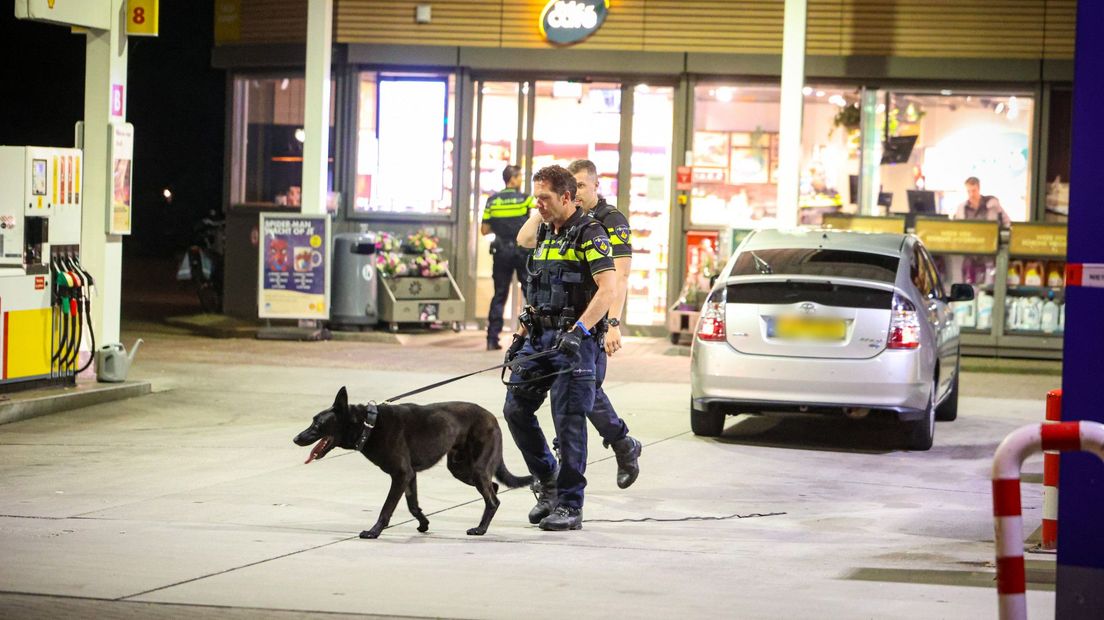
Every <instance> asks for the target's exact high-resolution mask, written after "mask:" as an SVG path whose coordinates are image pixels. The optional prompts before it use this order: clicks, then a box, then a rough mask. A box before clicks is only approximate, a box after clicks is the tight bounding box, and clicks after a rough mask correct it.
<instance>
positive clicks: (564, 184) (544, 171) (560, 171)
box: [533, 166, 579, 200]
mask: <svg viewBox="0 0 1104 620" xmlns="http://www.w3.org/2000/svg"><path fill="white" fill-rule="evenodd" d="M533 181H534V182H544V183H547V184H548V185H549V186H550V187H551V188H552V191H553V192H556V195H557V196H562V195H563V194H564V193H565V192H566V193H567V194H569V195H570V196H571V199H572V200H575V192H576V191H577V190H578V189H579V185H578V184H577V183H576V182H575V176H574V175H572V174H571V173H570V172H568V171H567V168H564V167H563V166H545V167H544V168H541V169H540V170H538V171H537V173H536V174H534V175H533Z"/></svg>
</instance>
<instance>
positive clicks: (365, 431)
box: [356, 403, 379, 452]
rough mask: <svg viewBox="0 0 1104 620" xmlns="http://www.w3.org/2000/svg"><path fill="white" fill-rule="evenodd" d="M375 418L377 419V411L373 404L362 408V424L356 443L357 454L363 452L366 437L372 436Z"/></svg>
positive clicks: (366, 440) (366, 441)
mask: <svg viewBox="0 0 1104 620" xmlns="http://www.w3.org/2000/svg"><path fill="white" fill-rule="evenodd" d="M377 417H379V409H377V408H376V405H375V403H368V404H367V405H365V406H364V424H363V426H362V427H361V430H360V438H359V439H357V442H356V451H357V452H364V446H365V445H366V444H367V443H368V437H369V436H370V435H371V434H372V429H374V428H375V427H376V418H377Z"/></svg>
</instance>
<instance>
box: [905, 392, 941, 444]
mask: <svg viewBox="0 0 1104 620" xmlns="http://www.w3.org/2000/svg"><path fill="white" fill-rule="evenodd" d="M934 440H935V382H934V381H933V382H932V386H931V393H930V395H929V396H928V407H927V411H926V414H925V415H924V417H923V418H921V419H919V420H913V421H909V422H905V448H906V449H907V450H916V451H924V450H930V449H931V447H932V443H933V442H934Z"/></svg>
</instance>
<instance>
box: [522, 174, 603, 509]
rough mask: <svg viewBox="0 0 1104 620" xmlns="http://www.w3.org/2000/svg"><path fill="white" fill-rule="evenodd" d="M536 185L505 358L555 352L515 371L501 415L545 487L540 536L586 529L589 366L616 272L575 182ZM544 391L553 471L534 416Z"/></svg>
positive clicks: (540, 179)
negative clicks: (518, 313)
mask: <svg viewBox="0 0 1104 620" xmlns="http://www.w3.org/2000/svg"><path fill="white" fill-rule="evenodd" d="M533 181H534V195H535V196H536V199H537V209H538V211H539V213H540V217H541V219H542V220H543V221H544V223H543V224H542V225H541V226H540V228H539V231H538V233H537V244H536V248H535V249H534V250H533V253H532V255H531V257H530V261H529V273H530V276H529V294H528V302H529V305H528V306H527V308H526V312H525V313H524V315H523V317H522V330H523V332H522V333H521V334H518V335H515V337H514V342H513V343H512V344H511V345H510V349H509V351H507V353H506V359H507V360H511V359H513V358H514V357H516V356H518V355H522V356H528V355H531V354H533V353H537V352H541V351H547V350H549V349H555V350H556V351H557V352H556V353H555V354H553V355H550V356H547V357H542V358H538V359H536V360H529V361H526V362H524V363H522V364H521V365H520V366H519V367H518V368H515V369H514V371H513V372H512V373H511V375H510V382H511V383H512V384H514V385H511V386H510V387H509V388H508V390H507V394H506V404H505V407H504V409H503V413H504V414H505V418H506V423H507V424H508V425H509V428H510V433H511V435H513V438H514V442H515V443H516V444H517V446H518V448H519V449H520V450H521V454H522V456H523V457H524V458H525V464H526V465H527V466H528V467H529V471H530V472H531V473H532V474H533V475H534V477H536V478H537V479H538V480H539V481H540V485H541V486H540V489H541V491H540V497H539V498H538V502H537V505H536V506H535V507H534V508H533V510H531V511H530V512H529V521H530V523H536V524H539V525H540V528H541V529H542V530H576V529H579V528H581V527H582V526H583V513H582V508H583V489H584V488H585V487H586V477H585V473H586V460H587V428H586V420H587V417H586V416H587V413H588V412H589V411H590V410H591V409H592V408H593V407H594V389H595V371H594V361H595V359H596V357H597V350H598V339H599V338H600V336H601V333H602V330H603V329H604V324H605V321H604V317H605V315H606V312H607V311H608V310H609V307H610V304H611V302H612V301H613V297H614V294H615V293H616V286H617V284H616V278H617V272H616V271H615V269H614V262H613V258H612V253H613V247H612V244H611V243H610V239H609V237H608V236H606V232H605V230H603V229H602V226H601V225H600V224H599V223H598V222H597V221H596V220H594V219H593V218H590V217H588V216H587V215H586V214H585V213H584V211H583V210H582V209H581V208H579V207H577V206H576V205H575V192H576V182H575V178H574V177H573V176H572V175H571V173H570V172H568V171H567V170H566V169H564V168H562V167H560V166H548V167H546V168H542V169H541V170H540V171H538V172H537V174H536V175H534V177H533ZM549 389H551V393H552V422H553V424H554V425H555V428H556V437H557V439H558V440H559V442H560V453H561V459H560V462H559V463H557V462H556V458H555V457H554V456H553V455H552V452H551V451H550V450H549V449H548V442H547V441H546V440H545V438H544V433H543V432H542V431H541V427H540V423H539V422H538V421H537V417H536V411H537V409H538V408H539V407H540V406H541V404H542V403H543V402H544V398H545V395H546V394H547V392H548V390H549Z"/></svg>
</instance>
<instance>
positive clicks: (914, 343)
mask: <svg viewBox="0 0 1104 620" xmlns="http://www.w3.org/2000/svg"><path fill="white" fill-rule="evenodd" d="M892 312H893V315H892V317H891V318H890V320H889V345H888V346H889V348H890V349H919V348H920V316H919V315H917V314H916V306H914V305H912V302H911V301H909V300H908V299H905V298H904V297H901V296H900V295H897V294H894V295H893V311H892Z"/></svg>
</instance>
